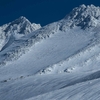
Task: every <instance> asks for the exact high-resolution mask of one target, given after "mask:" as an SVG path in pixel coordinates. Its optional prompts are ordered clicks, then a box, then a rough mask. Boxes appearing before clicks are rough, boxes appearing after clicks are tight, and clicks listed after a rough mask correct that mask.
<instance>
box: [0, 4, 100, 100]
mask: <svg viewBox="0 0 100 100" xmlns="http://www.w3.org/2000/svg"><path fill="white" fill-rule="evenodd" d="M0 32H1V33H0V36H1V40H0V41H3V42H0V44H1V46H0V47H1V52H0V100H99V99H100V96H99V93H100V89H99V86H100V85H99V83H100V7H95V6H94V5H88V6H85V5H80V6H79V7H76V8H74V9H73V10H72V11H71V12H70V13H69V14H68V15H66V16H65V17H64V18H63V19H62V20H60V21H57V22H54V23H51V24H49V25H46V26H44V27H41V26H40V25H39V24H31V23H30V22H29V21H28V20H27V19H26V18H25V17H20V18H19V19H17V20H15V21H13V22H11V23H8V24H6V25H3V26H1V27H0Z"/></svg>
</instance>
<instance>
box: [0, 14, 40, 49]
mask: <svg viewBox="0 0 100 100" xmlns="http://www.w3.org/2000/svg"><path fill="white" fill-rule="evenodd" d="M39 28H41V26H40V24H35V23H31V22H30V21H29V20H28V19H26V18H25V17H23V16H21V17H20V18H18V19H16V20H14V21H12V22H10V23H8V24H5V25H3V26H0V50H1V49H2V48H3V47H5V45H6V44H8V43H9V44H11V43H13V41H14V40H17V39H20V38H21V37H23V36H25V35H27V34H29V33H32V32H33V31H35V30H37V29H39Z"/></svg>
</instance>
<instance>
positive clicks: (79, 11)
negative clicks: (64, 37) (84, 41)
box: [65, 4, 100, 29]
mask: <svg viewBox="0 0 100 100" xmlns="http://www.w3.org/2000/svg"><path fill="white" fill-rule="evenodd" d="M65 19H67V20H69V21H70V26H71V27H73V26H80V27H81V28H82V29H86V28H90V27H95V26H96V25H97V24H98V23H100V7H96V6H94V5H87V6H86V5H84V4H83V5H80V6H79V7H76V8H74V9H73V10H72V11H71V12H70V14H68V15H67V16H66V17H65Z"/></svg>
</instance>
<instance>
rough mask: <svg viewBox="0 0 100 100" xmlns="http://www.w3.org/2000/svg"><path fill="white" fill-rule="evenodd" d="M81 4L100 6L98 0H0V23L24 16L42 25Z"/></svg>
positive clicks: (61, 16)
mask: <svg viewBox="0 0 100 100" xmlns="http://www.w3.org/2000/svg"><path fill="white" fill-rule="evenodd" d="M81 4H86V5H89V4H94V5H95V6H100V0H0V25H2V24H5V23H8V22H10V21H13V20H15V19H16V18H18V17H20V16H25V17H26V18H28V19H29V20H30V21H31V22H35V23H40V24H41V25H42V26H44V25H46V24H49V23H51V22H54V21H58V20H60V19H62V18H63V17H65V15H66V14H68V13H69V12H70V11H71V10H72V9H73V8H74V7H76V6H79V5H81Z"/></svg>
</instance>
